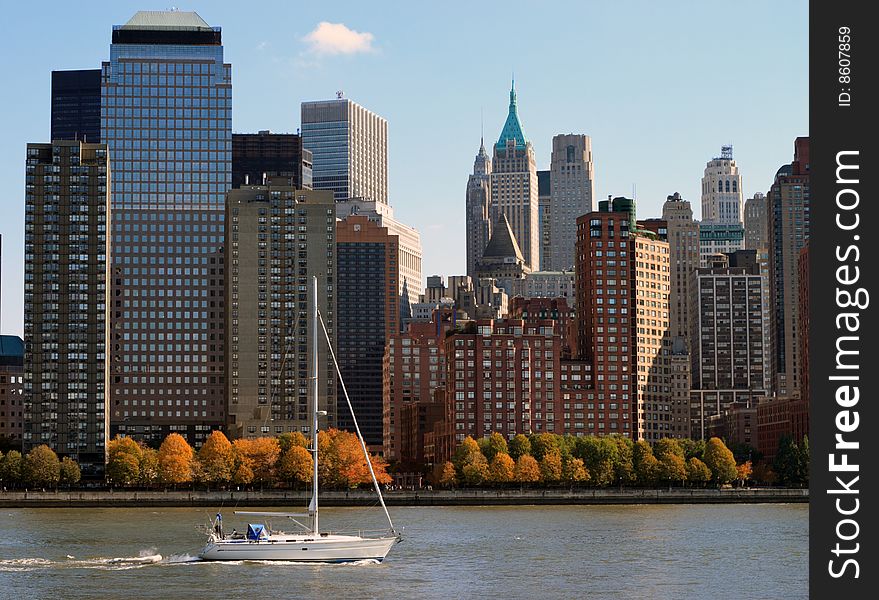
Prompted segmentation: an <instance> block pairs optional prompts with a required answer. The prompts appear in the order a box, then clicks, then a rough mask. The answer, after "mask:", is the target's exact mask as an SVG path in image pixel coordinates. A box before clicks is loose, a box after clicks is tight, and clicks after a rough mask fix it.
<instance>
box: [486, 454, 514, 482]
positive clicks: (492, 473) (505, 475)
mask: <svg viewBox="0 0 879 600" xmlns="http://www.w3.org/2000/svg"><path fill="white" fill-rule="evenodd" d="M488 472H489V480H490V481H491V482H492V483H508V482H510V481H513V478H514V477H515V476H516V463H515V462H514V461H513V459H512V458H511V457H510V455H509V454H507V453H506V452H498V453H497V454H495V455H494V458H492V459H491V463H490V464H489V468H488Z"/></svg>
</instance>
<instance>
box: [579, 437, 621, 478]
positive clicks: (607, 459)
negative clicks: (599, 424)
mask: <svg viewBox="0 0 879 600" xmlns="http://www.w3.org/2000/svg"><path fill="white" fill-rule="evenodd" d="M618 452H619V451H618V448H617V443H616V442H615V441H614V440H613V439H611V438H609V437H596V436H594V435H588V436H583V437H580V438H577V443H576V447H575V449H574V455H575V456H576V457H577V458H580V459H581V460H582V461H583V463H584V466H585V467H586V469H587V470H588V471H589V474H590V475H591V481H592V483H593V484H594V485H598V486H608V485H613V484H614V483H616V481H617V476H616V470H615V466H614V465H615V463H616V461H617V458H618Z"/></svg>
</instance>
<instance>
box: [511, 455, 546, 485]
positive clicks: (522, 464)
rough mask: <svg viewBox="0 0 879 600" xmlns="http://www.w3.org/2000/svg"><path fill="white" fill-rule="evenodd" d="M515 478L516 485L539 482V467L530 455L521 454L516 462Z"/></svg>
mask: <svg viewBox="0 0 879 600" xmlns="http://www.w3.org/2000/svg"><path fill="white" fill-rule="evenodd" d="M515 478H516V482H517V483H535V482H537V481H540V466H539V465H538V464H537V461H536V460H535V459H534V457H533V456H531V455H530V454H523V455H522V456H520V457H519V460H517V461H516V470H515Z"/></svg>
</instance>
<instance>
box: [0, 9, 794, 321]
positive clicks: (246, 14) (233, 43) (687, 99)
mask: <svg viewBox="0 0 879 600" xmlns="http://www.w3.org/2000/svg"><path fill="white" fill-rule="evenodd" d="M35 7H38V9H37V10H38V12H35ZM166 8H168V6H166V5H149V4H144V3H143V2H128V1H116V2H78V3H72V2H46V3H40V4H38V5H35V4H33V3H26V2H18V3H10V4H8V5H7V6H5V7H4V19H3V22H2V23H0V55H2V56H4V57H5V60H4V71H5V81H6V85H5V86H4V87H5V90H4V93H3V95H2V97H0V103H2V109H3V110H2V111H0V114H2V119H3V123H2V131H3V136H2V140H3V141H2V142H0V203H2V210H3V219H2V220H0V233H2V235H3V259H2V260H3V264H2V323H0V331H2V333H9V334H19V335H20V334H21V332H22V312H23V308H22V306H23V300H22V288H23V279H24V277H23V273H24V268H23V263H22V260H23V258H22V254H23V252H22V247H23V243H24V242H23V229H24V158H25V157H24V155H25V144H27V143H28V142H44V141H48V137H49V115H50V111H49V100H50V98H49V91H50V72H51V71H52V70H53V69H81V68H97V67H99V66H100V63H101V61H102V60H107V59H108V57H109V44H110V32H111V29H112V26H113V25H118V24H123V23H125V21H127V20H128V18H129V17H130V16H131V15H132V14H134V12H136V11H137V10H163V9H166ZM178 8H179V9H180V10H195V11H197V12H198V13H199V14H200V15H201V16H202V17H203V18H204V19H205V20H206V21H207V22H208V23H209V24H211V25H214V26H221V27H222V28H223V42H224V46H225V55H226V61H227V62H230V63H232V69H233V71H232V73H233V107H234V108H233V130H234V131H236V132H244V131H256V130H259V129H271V130H273V131H279V132H295V131H296V129H297V127H299V104H300V102H302V101H303V100H318V99H326V98H331V97H333V96H334V94H335V92H336V90H344V92H345V95H346V96H347V97H349V98H351V99H352V100H354V101H356V102H358V103H360V104H363V105H364V106H366V107H367V108H369V109H371V110H373V111H375V112H376V113H378V114H380V115H382V116H383V117H385V118H386V119H388V122H389V138H390V157H389V160H390V166H389V177H390V197H391V204H392V205H393V206H394V208H395V211H396V216H397V218H399V219H400V220H402V221H404V222H406V223H408V224H410V225H412V226H414V227H416V228H417V229H418V230H419V231H421V234H422V243H423V246H424V274H425V276H427V275H431V274H435V273H439V274H444V275H449V274H459V273H463V272H464V271H465V253H464V190H465V186H466V182H467V175H468V174H469V173H470V171H471V169H472V166H473V158H474V155H475V154H476V151H477V150H478V148H479V135H480V115H483V120H484V127H485V137H486V141H487V143H494V141H495V140H496V138H497V136H498V135H499V133H500V129H501V127H502V126H503V122H504V119H505V117H506V111H507V103H508V92H509V87H510V75H511V73H513V72H515V76H516V88H517V93H518V101H519V115H520V118H521V121H522V126H523V129H524V132H525V136H526V137H527V138H528V139H529V140H530V141H531V142H532V144H533V145H534V150H535V153H536V156H537V164H538V168H542V169H544V168H548V165H549V154H550V148H551V141H552V136H553V135H554V134H557V133H584V134H587V135H590V136H591V137H592V147H593V157H594V160H595V179H596V189H595V192H596V198H602V197H606V196H607V195H608V194H612V195H626V196H630V195H631V193H632V189H633V185H634V186H636V190H637V201H638V216H639V217H640V218H647V217H651V216H659V214H660V211H661V207H662V203H663V201H664V200H665V197H666V196H667V195H668V194H670V193H673V192H675V191H679V192H680V193H681V194H682V195H683V196H684V198H686V199H688V200H690V201H691V202H693V204H694V209H695V210H696V213H697V217H698V214H699V204H700V197H699V193H700V180H701V177H702V170H703V169H704V167H705V163H706V162H707V161H708V160H710V159H711V157H713V156H715V155H717V154H718V153H719V151H720V146H721V145H723V144H727V143H731V144H733V145H734V147H735V158H736V159H737V161H738V164H739V167H740V169H741V172H742V176H743V188H744V192H745V195H746V197H749V196H751V195H753V193H754V192H764V193H765V192H766V190H767V189H768V188H769V186H770V185H771V183H772V179H773V177H774V175H775V171H776V170H777V169H778V167H779V166H780V165H781V164H783V163H785V162H790V160H791V158H792V156H793V140H794V138H795V137H796V136H798V135H808V72H807V69H808V33H807V31H808V19H807V16H808V5H807V3H806V2H805V1H799V2H792V1H776V2H765V1H762V2H761V1H751V0H747V1H740V2H735V3H729V2H725V3H716V2H696V1H694V2H683V1H682V2H648V1H638V2H636V1H616V2H609V1H608V2H583V1H571V2H561V1H559V2H553V3H537V2H517V1H509V2H503V3H501V2H457V1H452V2H444V3H430V4H429V5H428V4H427V3H420V2H310V3H305V2H284V1H259V0H254V1H251V2H247V3H241V2H225V1H216V0H215V1H211V2H202V3H200V4H186V5H179V6H178ZM323 22H326V23H332V24H336V25H339V24H341V25H344V28H342V27H327V26H324V27H323V28H319V24H320V23H323Z"/></svg>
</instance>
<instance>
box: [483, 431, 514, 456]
mask: <svg viewBox="0 0 879 600" xmlns="http://www.w3.org/2000/svg"><path fill="white" fill-rule="evenodd" d="M482 454H483V455H485V458H486V460H488V462H489V463H490V462H491V461H492V460H493V459H494V457H495V456H496V455H497V454H509V448H508V447H507V440H505V439H504V436H502V435H501V434H499V433H498V432H497V431H495V432H494V433H492V434H491V435H490V436H489V437H488V438H487V440H486V443H485V447H484V448H482Z"/></svg>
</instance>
